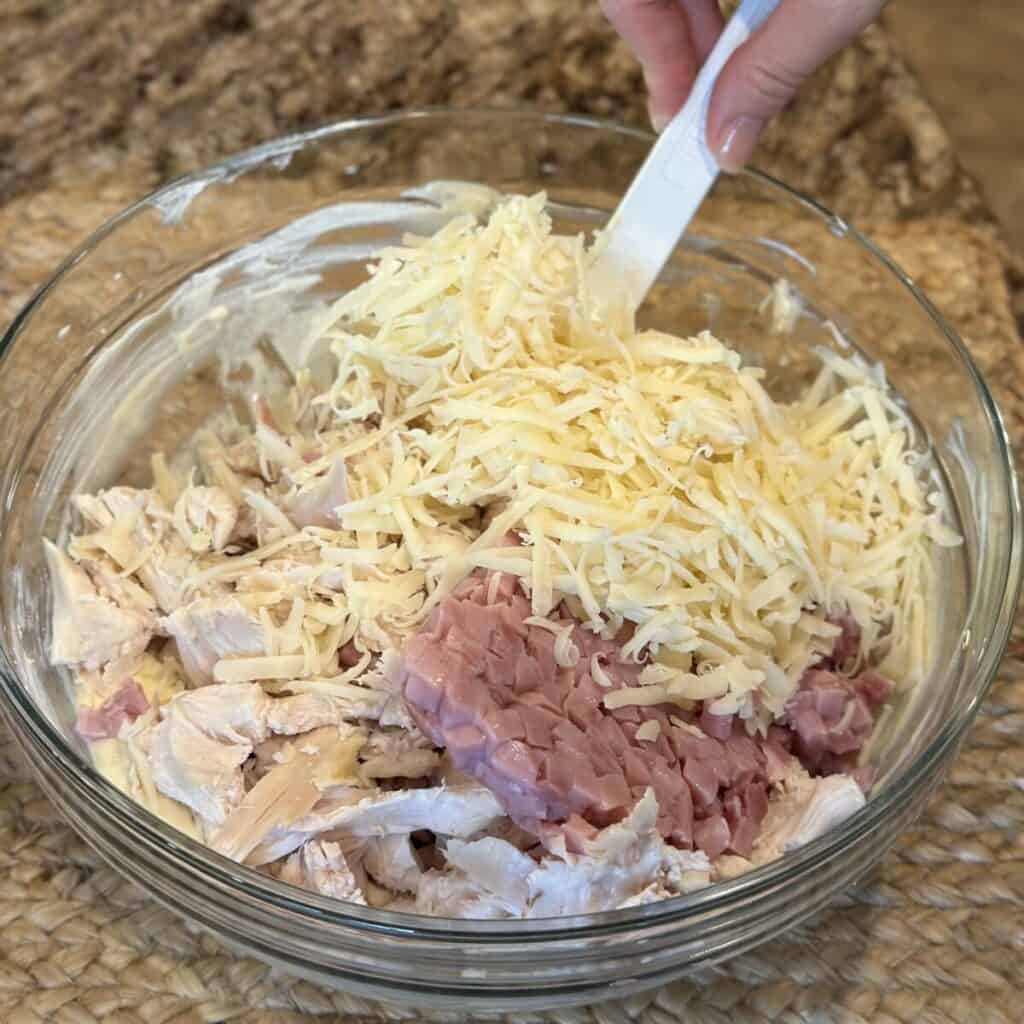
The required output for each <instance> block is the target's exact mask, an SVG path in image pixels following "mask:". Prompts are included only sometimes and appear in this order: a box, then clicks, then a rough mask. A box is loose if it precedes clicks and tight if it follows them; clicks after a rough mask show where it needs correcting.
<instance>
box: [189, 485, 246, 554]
mask: <svg viewBox="0 0 1024 1024" xmlns="http://www.w3.org/2000/svg"><path fill="white" fill-rule="evenodd" d="M237 521H238V506H237V505H236V504H235V503H234V502H233V501H232V500H231V496H230V495H229V494H228V492H227V491H225V490H224V489H223V488H222V487H201V486H196V485H192V486H189V487H186V488H185V490H183V491H182V492H181V495H180V496H179V498H178V500H177V501H176V502H175V504H174V528H175V529H176V530H177V531H178V536H179V537H181V539H182V541H184V543H185V545H186V547H187V548H188V549H189V550H190V551H194V552H196V553H197V554H203V553H205V552H207V551H223V550H224V547H225V546H226V545H227V543H228V541H229V540H230V538H231V535H232V533H233V532H234V529H235V524H236V522H237Z"/></svg>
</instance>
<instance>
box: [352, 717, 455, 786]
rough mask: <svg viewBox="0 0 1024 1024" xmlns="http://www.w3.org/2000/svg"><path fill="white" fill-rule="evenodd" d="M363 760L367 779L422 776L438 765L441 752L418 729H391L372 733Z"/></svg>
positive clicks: (428, 773) (362, 756) (362, 766)
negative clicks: (413, 730) (409, 730)
mask: <svg viewBox="0 0 1024 1024" xmlns="http://www.w3.org/2000/svg"><path fill="white" fill-rule="evenodd" d="M361 760H362V765H361V766H360V773H361V774H362V776H363V777H364V778H366V779H421V778H424V777H425V776H428V775H430V774H431V773H432V772H433V771H434V770H435V769H436V768H437V767H438V765H439V764H440V763H441V755H440V754H439V753H438V752H437V751H436V750H435V749H434V746H433V744H432V743H431V742H430V740H428V739H427V737H426V736H424V735H423V734H422V733H421V732H420V731H419V730H418V729H417V730H416V731H415V732H407V731H406V730H404V729H388V730H379V731H377V732H372V733H370V738H369V739H368V740H367V741H366V746H365V747H363V749H362V752H361Z"/></svg>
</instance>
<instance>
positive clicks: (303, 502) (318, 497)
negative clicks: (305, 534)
mask: <svg viewBox="0 0 1024 1024" xmlns="http://www.w3.org/2000/svg"><path fill="white" fill-rule="evenodd" d="M346 501H348V474H347V473H346V471H345V459H344V457H343V456H341V455H337V456H335V458H334V461H333V462H332V463H331V465H330V468H329V469H328V470H327V472H326V473H325V474H324V475H323V476H320V477H316V478H315V479H314V480H312V481H310V482H309V483H308V484H306V485H305V486H304V487H301V488H300V489H299V490H298V491H296V493H295V494H293V495H290V496H289V497H288V499H287V500H286V502H285V508H286V510H287V512H288V517H289V518H290V519H291V521H292V522H293V523H294V524H295V525H296V526H298V527H303V526H325V527H328V528H331V529H335V528H337V526H338V517H337V515H336V514H335V510H336V509H337V507H338V506H339V505H344V504H345V502H346Z"/></svg>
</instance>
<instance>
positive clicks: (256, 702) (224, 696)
mask: <svg viewBox="0 0 1024 1024" xmlns="http://www.w3.org/2000/svg"><path fill="white" fill-rule="evenodd" d="M321 726H334V727H335V728H336V729H337V730H339V731H340V730H342V729H344V730H345V731H346V732H349V733H353V732H358V730H357V729H356V727H355V726H352V725H350V724H349V723H347V722H346V721H345V716H344V712H343V709H342V708H340V707H339V705H337V704H336V703H335V702H334V701H332V700H331V699H330V698H329V697H317V696H314V695H308V694H299V695H296V696H294V697H284V698H280V699H275V698H271V697H268V696H267V695H266V694H265V693H264V692H263V690H262V689H261V688H260V687H259V686H258V685H256V684H253V683H222V684H219V685H217V686H208V687H204V688H202V689H200V690H191V691H188V692H186V693H182V694H179V695H178V696H176V697H173V698H172V699H171V700H170V701H168V702H167V703H166V704H164V705H163V706H162V707H161V709H160V720H159V722H156V723H155V724H153V725H152V726H150V727H149V728H148V729H146V730H144V731H142V732H140V733H139V734H138V735H137V736H136V737H135V738H134V743H135V745H136V746H138V747H139V749H141V750H143V751H144V752H145V753H146V755H147V756H148V757H149V760H150V763H151V765H152V771H153V779H154V782H155V784H156V787H157V789H158V790H160V792H161V793H163V794H165V795H166V796H169V797H171V798H173V799H175V800H178V801H180V802H181V803H183V804H185V805H186V806H188V807H190V808H191V809H192V810H193V812H194V813H195V814H196V815H198V816H199V818H201V819H202V820H203V821H204V822H205V823H206V824H207V825H208V826H210V827H216V826H220V825H223V824H224V823H225V821H226V820H227V819H228V815H229V814H230V812H231V811H232V810H233V809H234V808H235V807H237V806H238V805H239V804H240V803H241V802H242V800H243V798H244V796H245V786H244V778H243V772H242V765H243V764H244V763H245V762H246V761H247V760H248V759H249V757H251V756H252V754H253V752H254V749H255V747H256V745H257V744H260V743H262V742H264V741H265V740H267V739H268V737H270V736H272V735H284V736H294V735H297V734H300V733H308V732H310V730H313V729H316V728H318V727H321ZM261 782H262V780H261ZM257 785H259V783H258V784H257ZM307 810H308V809H307ZM305 813H306V812H305V811H303V812H302V814H305ZM300 816H301V815H300ZM261 838H262V837H261ZM232 848H233V847H232Z"/></svg>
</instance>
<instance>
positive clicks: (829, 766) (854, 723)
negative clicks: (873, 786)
mask: <svg viewBox="0 0 1024 1024" xmlns="http://www.w3.org/2000/svg"><path fill="white" fill-rule="evenodd" d="M891 691H892V684H891V683H890V682H889V681H888V680H887V679H885V678H884V677H883V676H881V675H879V674H878V673H877V672H875V671H874V670H873V669H865V670H864V671H863V672H862V673H861V674H860V675H857V676H853V677H847V676H842V675H839V674H838V673H837V672H834V671H831V670H829V669H824V668H812V669H809V670H808V671H807V672H805V673H804V676H803V679H801V680H800V688H799V689H798V690H797V692H796V693H795V694H794V695H793V697H792V698H791V699H790V701H789V702H788V704H787V705H786V713H785V717H784V719H783V721H784V724H785V725H787V726H788V727H789V728H790V729H792V731H793V733H794V737H793V751H794V753H795V754H796V755H797V757H798V758H799V759H800V762H801V764H803V766H804V767H805V768H806V769H807V770H808V771H810V772H811V773H817V774H829V773H831V772H834V771H847V770H852V769H853V768H854V767H856V764H855V762H856V755H857V752H858V751H859V750H860V749H861V747H863V746H864V744H865V743H866V742H867V740H868V738H869V737H870V736H871V732H872V729H873V728H874V721H875V712H876V711H877V709H878V708H880V707H881V705H882V704H884V703H885V701H886V700H887V699H888V697H889V694H890V693H891Z"/></svg>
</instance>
